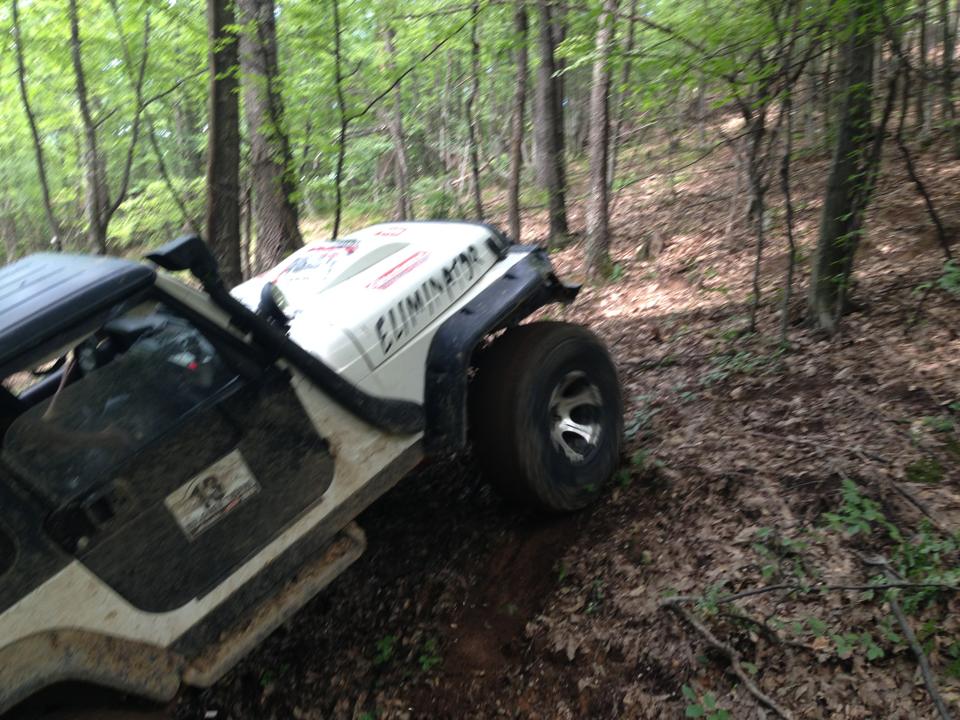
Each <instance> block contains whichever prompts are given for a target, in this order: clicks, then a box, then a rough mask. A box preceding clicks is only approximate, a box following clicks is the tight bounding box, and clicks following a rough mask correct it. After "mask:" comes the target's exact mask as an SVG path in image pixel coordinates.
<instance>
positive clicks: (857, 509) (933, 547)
mask: <svg viewBox="0 0 960 720" xmlns="http://www.w3.org/2000/svg"><path fill="white" fill-rule="evenodd" d="M842 498H843V501H842V503H841V505H840V508H839V509H838V510H837V512H835V513H825V514H824V516H823V517H824V519H825V520H826V521H827V523H828V525H829V526H830V527H831V528H835V529H839V530H842V531H843V532H845V533H846V534H847V535H861V536H863V537H864V538H865V539H868V540H874V541H875V542H879V543H881V544H882V545H883V546H884V547H885V549H886V554H887V557H888V560H887V562H888V564H889V567H890V568H891V570H892V571H893V572H894V573H895V575H896V576H897V577H900V578H903V579H904V581H905V582H907V583H910V584H912V585H914V586H915V587H910V588H904V589H899V588H895V589H887V590H885V591H884V592H883V593H880V594H879V595H877V594H876V593H874V592H872V591H868V592H866V593H864V598H865V599H873V598H874V597H878V598H881V599H882V598H885V597H887V596H893V597H899V598H900V600H901V602H902V604H903V607H904V610H905V611H907V612H912V611H915V610H918V609H920V608H922V607H925V606H926V605H927V604H928V603H929V602H930V601H931V600H933V599H934V598H936V597H937V596H938V594H939V593H940V592H941V590H942V588H956V587H958V586H960V539H958V538H957V537H956V536H951V537H943V536H942V535H940V534H939V533H937V532H935V531H934V530H933V528H932V527H931V526H930V524H929V523H927V522H924V523H923V524H922V525H921V526H920V528H919V529H918V530H917V532H916V533H915V534H914V535H913V536H912V537H905V536H904V535H903V533H901V531H900V529H899V528H897V526H896V525H894V524H893V523H892V522H890V520H888V519H887V517H886V515H885V514H884V513H883V512H882V510H881V508H880V506H879V504H878V503H876V502H874V501H873V500H870V499H869V498H865V497H863V495H862V494H861V493H860V489H859V488H858V487H857V485H856V484H855V483H854V482H853V481H851V480H844V482H843V489H842ZM887 582H888V577H887V576H886V575H885V574H883V573H879V574H877V575H876V576H875V577H874V578H873V579H872V581H871V583H872V584H876V585H884V584H885V583H887Z"/></svg>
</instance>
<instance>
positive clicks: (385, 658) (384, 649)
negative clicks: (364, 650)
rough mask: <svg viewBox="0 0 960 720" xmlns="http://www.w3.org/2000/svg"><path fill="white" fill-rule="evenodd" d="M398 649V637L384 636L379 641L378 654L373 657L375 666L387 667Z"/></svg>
mask: <svg viewBox="0 0 960 720" xmlns="http://www.w3.org/2000/svg"><path fill="white" fill-rule="evenodd" d="M396 649H397V636H396V635H384V636H383V637H382V638H380V639H379V640H377V645H376V653H375V654H374V656H373V664H374V665H386V664H387V663H388V662H390V661H391V660H392V659H393V655H394V653H395V652H396Z"/></svg>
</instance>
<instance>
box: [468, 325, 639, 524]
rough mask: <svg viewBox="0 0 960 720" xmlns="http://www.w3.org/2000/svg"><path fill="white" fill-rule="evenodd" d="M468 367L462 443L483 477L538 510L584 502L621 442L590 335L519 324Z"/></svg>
mask: <svg viewBox="0 0 960 720" xmlns="http://www.w3.org/2000/svg"><path fill="white" fill-rule="evenodd" d="M476 367H477V372H476V376H475V378H474V380H473V383H472V384H471V392H470V397H471V403H470V404H471V407H470V415H471V417H470V420H471V435H472V439H473V446H474V452H475V454H476V457H477V460H478V462H479V463H480V466H481V468H482V469H483V471H484V474H485V475H486V476H487V478H488V479H489V480H490V481H491V482H492V483H493V484H494V485H495V486H496V487H497V488H498V489H499V490H500V491H501V492H502V493H503V494H504V495H506V496H507V497H509V498H511V499H515V500H518V501H521V502H523V503H525V504H527V505H531V506H533V507H536V508H539V509H543V510H548V511H554V512H562V511H570V510H579V509H581V508H583V507H585V506H586V505H588V504H589V503H590V502H591V501H592V500H594V499H595V498H596V497H597V495H598V494H599V493H600V490H601V489H602V487H603V485H604V484H605V483H606V482H607V481H608V480H609V478H610V476H611V475H613V473H614V471H615V470H616V468H617V465H618V464H619V459H620V442H621V438H622V436H623V410H622V400H621V395H620V383H619V381H618V380H617V372H616V368H615V367H614V364H613V361H612V360H611V358H610V354H609V353H608V352H607V350H606V348H605V347H604V345H603V343H602V342H601V341H600V340H599V339H598V338H597V337H596V335H594V334H593V333H592V332H590V331H589V330H587V329H586V328H583V327H580V326H578V325H570V324H567V323H561V322H538V323H531V324H530V325H521V326H519V327H515V328H511V329H510V330H508V331H507V332H505V333H504V334H503V335H501V336H500V337H499V338H497V339H496V340H494V341H493V343H491V345H490V346H489V347H487V348H485V349H483V350H482V351H481V352H480V353H479V356H478V358H477V363H476ZM577 403H580V404H577ZM568 428H573V431H569V430H568Z"/></svg>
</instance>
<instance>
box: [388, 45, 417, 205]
mask: <svg viewBox="0 0 960 720" xmlns="http://www.w3.org/2000/svg"><path fill="white" fill-rule="evenodd" d="M395 35H396V31H395V30H394V29H393V28H392V27H388V28H387V29H386V30H385V31H384V43H385V45H386V50H387V57H389V58H390V62H389V64H388V67H389V69H390V74H391V75H396V72H397V67H396V65H397V64H396V61H395V60H394V58H395V57H396V54H397V48H396V46H395V45H394V42H393V39H394V36H395ZM396 93H397V94H396V97H395V98H394V100H393V113H392V114H389V115H388V117H387V127H388V129H389V131H390V137H391V139H392V140H393V181H394V185H396V189H397V211H396V216H397V220H413V201H412V199H411V196H410V172H409V168H408V167H407V148H406V138H405V137H404V135H403V94H402V92H401V85H400V84H398V85H397V90H396Z"/></svg>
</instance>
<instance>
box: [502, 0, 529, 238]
mask: <svg viewBox="0 0 960 720" xmlns="http://www.w3.org/2000/svg"><path fill="white" fill-rule="evenodd" d="M528 26H529V21H528V18H527V6H526V0H517V9H516V13H515V16H514V27H515V31H516V43H517V81H516V90H515V91H514V95H513V117H512V118H511V128H510V179H509V182H508V186H507V215H508V216H509V218H510V237H511V238H513V240H514V242H520V171H521V170H522V168H523V128H524V124H523V111H524V108H525V106H526V104H527V34H528Z"/></svg>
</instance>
